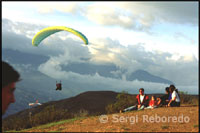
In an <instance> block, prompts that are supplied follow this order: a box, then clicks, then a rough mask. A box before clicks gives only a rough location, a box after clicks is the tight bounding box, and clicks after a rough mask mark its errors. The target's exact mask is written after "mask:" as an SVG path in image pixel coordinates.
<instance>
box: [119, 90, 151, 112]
mask: <svg viewBox="0 0 200 133" xmlns="http://www.w3.org/2000/svg"><path fill="white" fill-rule="evenodd" d="M136 100H137V104H136V105H134V106H131V107H128V108H126V109H124V110H123V111H122V112H127V111H131V110H142V109H144V108H145V107H147V106H148V103H149V97H148V96H147V95H146V94H144V89H143V88H140V89H139V94H138V95H137V96H136Z"/></svg>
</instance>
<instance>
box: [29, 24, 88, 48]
mask: <svg viewBox="0 0 200 133" xmlns="http://www.w3.org/2000/svg"><path fill="white" fill-rule="evenodd" d="M59 31H68V32H71V33H73V34H74V35H76V36H78V37H80V38H81V39H82V40H83V41H84V43H85V44H86V45H87V44H88V39H87V38H86V36H85V35H84V34H82V33H81V32H79V31H77V30H74V29H72V28H69V27H65V26H51V27H47V28H44V29H42V30H41V31H39V32H38V33H37V34H36V35H35V36H34V37H33V39H32V45H33V46H38V45H39V44H40V42H41V41H42V40H44V39H45V38H47V37H48V36H50V35H52V34H54V33H56V32H59Z"/></svg>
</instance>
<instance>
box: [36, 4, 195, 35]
mask: <svg viewBox="0 0 200 133" xmlns="http://www.w3.org/2000/svg"><path fill="white" fill-rule="evenodd" d="M37 5H38V4H37ZM38 9H39V10H40V12H41V11H42V10H44V11H43V12H46V13H52V12H53V11H60V12H64V13H72V14H74V13H76V14H80V15H82V16H84V17H86V18H87V19H89V20H91V21H92V22H95V23H97V24H100V25H106V26H120V27H123V28H126V29H133V30H138V31H147V32H149V31H150V30H151V28H152V27H153V26H155V25H157V24H159V23H175V24H191V25H195V26H196V25H197V24H198V3H197V2H97V3H87V4H85V3H84V4H83V3H82V2H80V3H77V2H75V3H71V2H70V3H68V2H67V3H41V4H39V6H38Z"/></svg>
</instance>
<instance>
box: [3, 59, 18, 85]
mask: <svg viewBox="0 0 200 133" xmlns="http://www.w3.org/2000/svg"><path fill="white" fill-rule="evenodd" d="M19 78H20V74H19V73H18V72H17V71H16V70H15V69H14V68H13V67H12V66H11V65H9V64H8V63H6V62H4V61H2V88H3V87H5V86H6V85H8V84H9V83H12V82H17V81H19Z"/></svg>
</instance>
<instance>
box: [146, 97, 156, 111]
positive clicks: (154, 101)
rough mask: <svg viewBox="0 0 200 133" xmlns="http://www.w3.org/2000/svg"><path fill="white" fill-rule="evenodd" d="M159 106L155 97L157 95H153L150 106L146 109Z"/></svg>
mask: <svg viewBox="0 0 200 133" xmlns="http://www.w3.org/2000/svg"><path fill="white" fill-rule="evenodd" d="M156 107H157V101H156V99H155V96H152V97H151V100H150V101H149V106H148V107H146V108H145V109H154V108H156Z"/></svg>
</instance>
